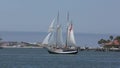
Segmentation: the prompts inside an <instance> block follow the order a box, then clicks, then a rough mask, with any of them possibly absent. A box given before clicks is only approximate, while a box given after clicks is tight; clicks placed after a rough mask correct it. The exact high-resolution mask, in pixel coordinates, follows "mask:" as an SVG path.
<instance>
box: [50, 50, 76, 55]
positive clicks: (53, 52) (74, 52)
mask: <svg viewBox="0 0 120 68" xmlns="http://www.w3.org/2000/svg"><path fill="white" fill-rule="evenodd" d="M48 52H49V53H50V54H77V53H78V50H75V51H63V52H55V51H51V50H48Z"/></svg>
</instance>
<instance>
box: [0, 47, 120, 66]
mask: <svg viewBox="0 0 120 68" xmlns="http://www.w3.org/2000/svg"><path fill="white" fill-rule="evenodd" d="M0 68H120V53H119V52H95V51H89V52H88V51H80V52H79V53H78V54H76V55H70V54H69V55H65V54H64V55H62V54H49V53H48V52H47V50H45V49H42V48H41V49H40V48H14V49H12V48H6V49H0Z"/></svg>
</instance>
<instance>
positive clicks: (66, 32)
mask: <svg viewBox="0 0 120 68" xmlns="http://www.w3.org/2000/svg"><path fill="white" fill-rule="evenodd" d="M68 26H69V12H67V30H66V33H67V34H66V45H65V47H67V45H68Z"/></svg>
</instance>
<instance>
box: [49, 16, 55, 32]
mask: <svg viewBox="0 0 120 68" xmlns="http://www.w3.org/2000/svg"><path fill="white" fill-rule="evenodd" d="M54 23H55V18H54V19H53V21H52V22H51V24H50V26H49V29H48V32H52V31H54Z"/></svg>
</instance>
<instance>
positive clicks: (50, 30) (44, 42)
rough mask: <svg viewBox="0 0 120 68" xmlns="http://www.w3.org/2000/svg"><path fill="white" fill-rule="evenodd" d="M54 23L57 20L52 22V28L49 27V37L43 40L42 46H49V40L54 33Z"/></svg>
mask: <svg viewBox="0 0 120 68" xmlns="http://www.w3.org/2000/svg"><path fill="white" fill-rule="evenodd" d="M54 22H55V19H53V21H52V22H51V24H50V26H49V29H48V32H49V33H48V35H47V36H46V37H45V39H44V40H43V42H42V44H48V42H49V39H50V37H51V35H52V32H53V31H54Z"/></svg>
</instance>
